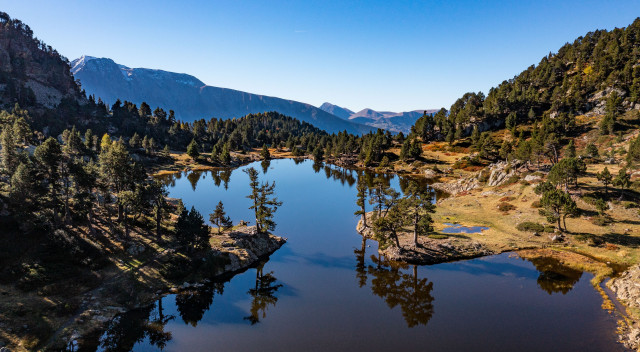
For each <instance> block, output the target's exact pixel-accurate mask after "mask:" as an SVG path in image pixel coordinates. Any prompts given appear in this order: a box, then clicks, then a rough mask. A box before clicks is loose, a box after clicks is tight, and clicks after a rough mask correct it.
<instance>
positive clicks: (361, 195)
mask: <svg viewBox="0 0 640 352" xmlns="http://www.w3.org/2000/svg"><path fill="white" fill-rule="evenodd" d="M356 190H357V191H358V195H357V197H358V198H357V200H356V205H357V206H358V207H360V209H358V210H357V211H356V212H355V213H353V214H354V215H360V216H361V218H362V225H363V227H364V228H366V227H367V210H366V208H365V204H366V202H367V192H368V191H369V187H367V183H366V182H365V180H364V177H358V184H357V185H356Z"/></svg>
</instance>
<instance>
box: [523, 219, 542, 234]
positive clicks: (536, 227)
mask: <svg viewBox="0 0 640 352" xmlns="http://www.w3.org/2000/svg"><path fill="white" fill-rule="evenodd" d="M516 229H518V231H525V232H526V231H528V232H544V230H545V227H544V226H542V225H540V224H538V223H536V222H532V221H525V222H521V223H519V224H518V226H516Z"/></svg>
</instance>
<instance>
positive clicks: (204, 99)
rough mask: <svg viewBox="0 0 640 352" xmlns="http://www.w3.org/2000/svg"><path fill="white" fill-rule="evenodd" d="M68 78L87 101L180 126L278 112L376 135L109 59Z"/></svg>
mask: <svg viewBox="0 0 640 352" xmlns="http://www.w3.org/2000/svg"><path fill="white" fill-rule="evenodd" d="M71 72H72V73H73V75H74V77H75V78H76V79H78V80H79V81H80V83H81V85H82V88H83V89H84V90H85V91H86V93H87V94H88V95H94V96H95V97H96V99H98V98H100V99H102V100H103V101H104V102H105V103H107V104H113V103H114V102H115V101H116V100H117V99H120V100H128V101H131V102H133V103H135V104H140V103H142V102H143V101H144V102H146V103H147V104H149V105H150V106H151V107H153V108H155V107H161V108H163V109H165V110H170V109H171V110H174V111H175V113H176V117H178V118H179V119H181V120H184V121H194V120H197V119H202V118H210V117H218V118H223V119H229V118H236V117H241V116H245V115H247V114H251V113H261V112H266V111H278V112H279V113H281V114H284V115H288V116H291V117H294V118H297V119H299V120H301V121H304V122H308V123H311V124H313V125H315V126H317V127H319V128H321V129H324V130H325V131H327V132H330V133H337V132H341V131H344V130H346V131H347V132H350V133H355V134H363V133H367V132H369V131H372V130H374V128H372V127H370V126H365V125H362V124H358V123H355V122H351V121H346V120H344V119H341V118H339V117H337V116H335V115H332V114H331V113H328V112H326V111H324V110H321V109H319V108H316V107H314V106H312V105H310V104H306V103H302V102H297V101H293V100H287V99H282V98H278V97H271V96H266V95H259V94H252V93H248V92H243V91H239V90H235V89H230V88H222V87H215V86H210V85H207V84H205V83H203V82H202V81H201V80H199V79H198V78H196V77H194V76H191V75H189V74H185V73H175V72H169V71H164V70H156V69H148V68H129V67H127V66H125V65H121V64H118V63H116V62H115V61H114V60H112V59H109V58H96V57H92V56H88V55H84V56H82V57H80V58H78V59H76V60H73V61H72V62H71Z"/></svg>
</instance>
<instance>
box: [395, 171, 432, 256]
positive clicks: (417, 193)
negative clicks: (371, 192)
mask: <svg viewBox="0 0 640 352" xmlns="http://www.w3.org/2000/svg"><path fill="white" fill-rule="evenodd" d="M405 194H406V197H405V198H403V199H402V201H401V202H402V205H401V207H402V208H404V211H403V213H404V215H405V216H406V217H407V222H408V223H409V224H411V225H412V226H413V244H414V246H418V235H425V234H427V233H429V232H431V231H433V227H432V224H433V219H432V218H431V215H430V214H431V213H434V212H435V210H436V206H435V205H434V204H433V202H432V200H433V193H432V192H430V191H429V190H428V189H426V190H425V189H423V188H421V187H420V186H419V185H418V184H417V183H416V182H415V181H411V182H410V183H409V187H407V189H406V190H405Z"/></svg>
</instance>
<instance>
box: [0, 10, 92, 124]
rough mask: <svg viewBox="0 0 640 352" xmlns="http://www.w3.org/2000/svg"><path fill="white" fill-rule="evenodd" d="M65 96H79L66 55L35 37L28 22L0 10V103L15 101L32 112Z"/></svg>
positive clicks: (6, 103)
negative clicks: (12, 17)
mask: <svg viewBox="0 0 640 352" xmlns="http://www.w3.org/2000/svg"><path fill="white" fill-rule="evenodd" d="M65 97H68V98H71V99H75V100H77V101H80V100H81V99H82V96H81V94H80V90H79V89H78V86H77V85H76V83H75V80H74V79H73V76H72V75H71V73H70V72H69V64H68V63H67V61H66V59H65V58H63V57H62V56H61V55H60V54H59V53H58V52H57V51H56V50H54V49H53V48H51V47H50V46H47V45H45V44H44V43H43V42H41V41H40V40H38V39H37V38H35V37H34V36H33V31H32V30H31V29H30V28H29V26H27V25H25V24H24V23H22V22H21V21H19V20H16V19H11V18H10V17H9V16H8V15H7V14H6V13H0V106H3V105H4V106H5V107H13V104H15V103H16V102H17V103H19V104H20V105H21V107H22V108H27V109H28V110H29V112H31V113H33V112H34V110H35V111H36V112H37V111H40V110H42V109H44V108H52V107H55V106H56V105H58V104H60V102H61V101H62V99H63V98H65Z"/></svg>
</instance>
